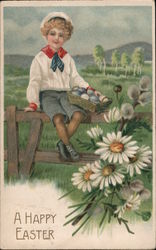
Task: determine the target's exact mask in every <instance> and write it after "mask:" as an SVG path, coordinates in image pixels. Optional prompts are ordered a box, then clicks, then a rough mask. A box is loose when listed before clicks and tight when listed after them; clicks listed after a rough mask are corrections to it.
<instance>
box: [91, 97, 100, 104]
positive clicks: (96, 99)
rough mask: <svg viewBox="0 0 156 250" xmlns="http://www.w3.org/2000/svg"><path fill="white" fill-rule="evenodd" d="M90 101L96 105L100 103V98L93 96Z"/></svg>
mask: <svg viewBox="0 0 156 250" xmlns="http://www.w3.org/2000/svg"><path fill="white" fill-rule="evenodd" d="M89 100H90V101H91V102H94V103H99V97H98V96H96V95H91V96H90V97H89Z"/></svg>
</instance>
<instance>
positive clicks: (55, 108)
mask: <svg viewBox="0 0 156 250" xmlns="http://www.w3.org/2000/svg"><path fill="white" fill-rule="evenodd" d="M40 108H41V110H43V111H44V112H45V113H46V114H47V115H48V116H49V117H50V119H51V121H52V122H53V117H54V115H56V114H63V115H64V122H65V123H66V122H68V120H70V119H71V117H72V115H73V113H74V112H76V111H80V112H82V113H83V114H84V115H85V116H86V115H87V113H86V111H85V110H83V109H82V108H80V107H78V106H76V105H73V104H70V103H69V101H68V97H67V92H66V91H55V90H45V91H41V92H40Z"/></svg>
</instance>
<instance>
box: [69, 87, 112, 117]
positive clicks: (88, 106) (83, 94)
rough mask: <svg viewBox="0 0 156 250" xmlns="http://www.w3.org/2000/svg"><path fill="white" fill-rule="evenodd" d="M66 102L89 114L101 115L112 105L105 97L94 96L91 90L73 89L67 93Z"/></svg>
mask: <svg viewBox="0 0 156 250" xmlns="http://www.w3.org/2000/svg"><path fill="white" fill-rule="evenodd" d="M67 96H68V100H69V102H70V103H71V104H74V105H77V106H79V107H81V108H83V109H85V110H87V111H90V112H98V113H101V112H103V111H105V110H106V109H107V108H108V106H109V105H110V104H111V103H112V100H111V99H110V98H108V97H106V96H104V95H103V96H96V95H95V93H94V91H93V90H91V89H88V90H86V89H85V88H80V87H74V88H73V89H72V90H71V91H68V92H67Z"/></svg>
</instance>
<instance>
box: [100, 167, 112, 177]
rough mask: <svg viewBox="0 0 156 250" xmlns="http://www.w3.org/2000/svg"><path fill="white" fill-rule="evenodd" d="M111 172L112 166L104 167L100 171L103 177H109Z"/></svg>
mask: <svg viewBox="0 0 156 250" xmlns="http://www.w3.org/2000/svg"><path fill="white" fill-rule="evenodd" d="M113 171H114V165H110V166H105V167H104V168H103V169H102V174H103V176H109V175H111V174H112V172H113Z"/></svg>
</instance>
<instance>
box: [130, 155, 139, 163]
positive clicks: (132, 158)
mask: <svg viewBox="0 0 156 250" xmlns="http://www.w3.org/2000/svg"><path fill="white" fill-rule="evenodd" d="M129 160H130V162H131V163H133V162H136V161H137V160H138V158H137V156H136V155H134V156H133V157H131V158H129Z"/></svg>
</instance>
